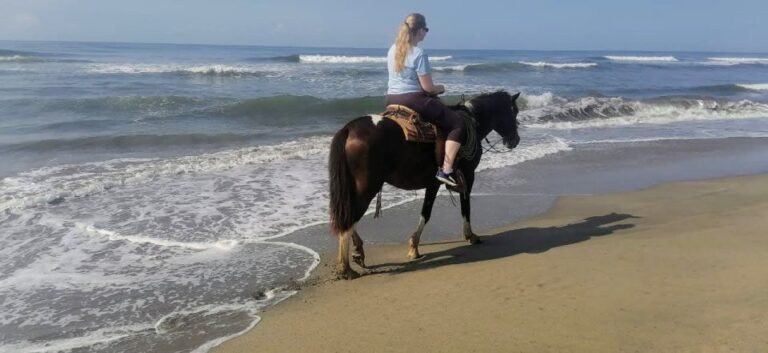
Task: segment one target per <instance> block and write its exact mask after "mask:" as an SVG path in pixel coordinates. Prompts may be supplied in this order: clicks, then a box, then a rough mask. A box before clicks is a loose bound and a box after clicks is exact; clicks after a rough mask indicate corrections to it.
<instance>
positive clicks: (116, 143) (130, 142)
mask: <svg viewBox="0 0 768 353" xmlns="http://www.w3.org/2000/svg"><path fill="white" fill-rule="evenodd" d="M259 137H263V134H231V133H230V134H202V133H201V134H173V135H119V136H88V137H80V138H72V139H49V140H37V141H31V142H20V143H11V144H2V145H0V151H9V152H18V151H26V152H45V151H69V150H71V151H83V150H88V149H96V150H108V149H113V148H119V149H122V148H129V149H132V150H135V149H139V148H144V149H147V148H162V147H171V146H197V145H200V144H212V145H216V144H232V143H245V142H250V141H254V140H256V139H258V138H259Z"/></svg>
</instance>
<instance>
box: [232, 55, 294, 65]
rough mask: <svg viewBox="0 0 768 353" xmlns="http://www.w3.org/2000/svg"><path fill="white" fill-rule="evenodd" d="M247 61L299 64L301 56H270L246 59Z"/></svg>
mask: <svg viewBox="0 0 768 353" xmlns="http://www.w3.org/2000/svg"><path fill="white" fill-rule="evenodd" d="M245 61H251V62H283V63H297V62H299V61H300V59H299V54H293V55H279V56H269V57H257V58H246V59H245Z"/></svg>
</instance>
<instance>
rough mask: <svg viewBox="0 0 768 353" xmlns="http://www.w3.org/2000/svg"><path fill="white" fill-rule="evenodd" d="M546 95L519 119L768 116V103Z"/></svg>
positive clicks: (575, 123) (571, 122) (579, 124)
mask: <svg viewBox="0 0 768 353" xmlns="http://www.w3.org/2000/svg"><path fill="white" fill-rule="evenodd" d="M545 97H546V100H547V101H546V102H545V103H544V104H546V103H549V104H547V105H545V106H543V107H538V108H534V109H529V110H524V111H522V112H521V113H520V115H519V120H520V121H521V122H523V123H524V124H526V125H527V126H530V127H543V128H558V129H574V128H583V127H603V126H623V125H636V124H647V123H650V124H666V123H673V122H679V121H691V120H715V119H746V118H757V117H768V104H763V103H757V102H752V101H749V100H742V101H736V102H732V101H723V100H716V99H712V98H691V97H658V98H654V99H648V100H643V101H634V100H625V99H623V98H620V97H582V98H579V99H575V100H568V99H565V98H562V97H555V96H552V97H549V96H545ZM540 104H541V103H540Z"/></svg>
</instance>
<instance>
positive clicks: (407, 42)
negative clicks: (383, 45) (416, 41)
mask: <svg viewBox="0 0 768 353" xmlns="http://www.w3.org/2000/svg"><path fill="white" fill-rule="evenodd" d="M426 27H427V20H426V19H425V18H424V15H422V14H420V13H412V14H410V15H408V16H407V17H406V18H405V21H403V23H402V24H400V30H399V31H398V32H397V39H395V72H401V71H403V69H404V68H405V57H407V56H408V53H410V52H411V48H413V44H412V43H411V41H412V40H413V37H414V35H416V32H418V31H419V30H420V29H422V28H426Z"/></svg>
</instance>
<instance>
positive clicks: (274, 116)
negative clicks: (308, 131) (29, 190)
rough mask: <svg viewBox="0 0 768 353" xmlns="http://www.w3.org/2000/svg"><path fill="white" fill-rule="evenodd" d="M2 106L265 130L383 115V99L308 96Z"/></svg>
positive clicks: (136, 98) (140, 98)
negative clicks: (254, 124)
mask: <svg viewBox="0 0 768 353" xmlns="http://www.w3.org/2000/svg"><path fill="white" fill-rule="evenodd" d="M6 103H7V104H8V106H11V107H13V108H14V109H15V110H18V111H20V112H24V114H52V113H62V112H72V113H76V114H78V115H80V116H82V117H90V118H94V119H103V118H104V117H110V118H115V117H116V116H123V117H126V118H128V119H130V120H132V121H147V120H154V119H172V118H237V119H243V118H245V119H258V120H259V121H260V123H261V124H263V125H267V126H288V125H293V124H297V123H301V122H305V123H311V122H313V121H315V120H316V119H317V118H318V117H320V118H333V119H347V118H352V117H356V116H360V115H365V114H368V113H378V112H381V111H383V108H384V97H383V96H367V97H354V98H336V99H330V98H329V99H325V98H318V97H314V96H294V95H279V96H270V97H259V98H251V99H233V98H217V97H209V98H202V97H186V96H108V97H96V98H60V99H51V100H39V99H18V100H9V101H7V102H6ZM91 120H93V119H91ZM315 122H316V121H315ZM86 123H87V122H86ZM72 127H76V126H72Z"/></svg>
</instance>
